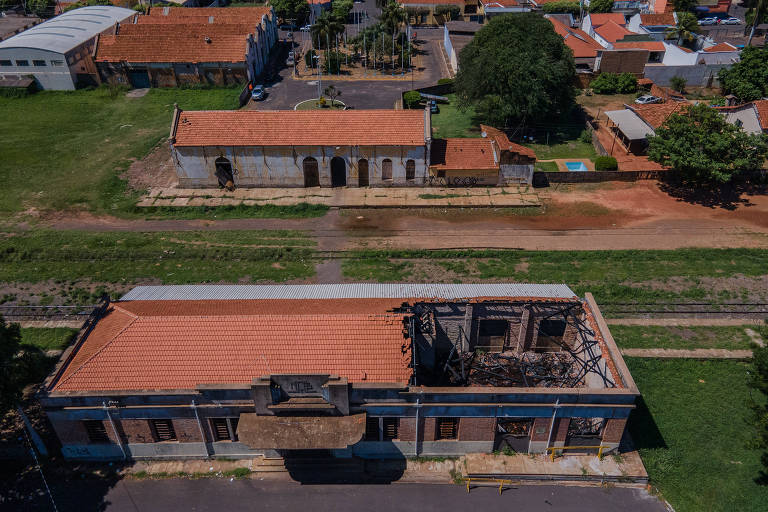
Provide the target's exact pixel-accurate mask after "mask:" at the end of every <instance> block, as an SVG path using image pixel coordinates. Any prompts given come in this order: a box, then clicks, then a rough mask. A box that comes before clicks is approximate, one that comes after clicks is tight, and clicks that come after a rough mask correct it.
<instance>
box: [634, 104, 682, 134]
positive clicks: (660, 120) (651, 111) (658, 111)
mask: <svg viewBox="0 0 768 512" xmlns="http://www.w3.org/2000/svg"><path fill="white" fill-rule="evenodd" d="M687 106H688V104H687V103H684V102H680V101H672V102H668V103H651V104H648V105H632V106H631V107H630V109H631V110H633V111H634V112H635V113H636V114H637V115H638V116H640V117H641V118H642V119H643V121H645V122H646V123H647V124H648V125H649V126H650V127H651V128H653V129H654V130H655V129H656V128H658V127H659V126H661V125H662V124H664V121H666V120H667V118H668V117H669V116H670V115H672V114H674V113H676V112H679V111H680V110H682V109H683V108H685V107H687Z"/></svg>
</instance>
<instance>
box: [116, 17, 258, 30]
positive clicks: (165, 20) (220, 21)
mask: <svg viewBox="0 0 768 512" xmlns="http://www.w3.org/2000/svg"><path fill="white" fill-rule="evenodd" d="M259 23H261V17H250V16H138V17H137V18H136V23H131V24H130V25H182V26H183V25H233V24H234V25H247V26H248V32H253V31H254V30H255V29H256V25H258V24H259ZM125 27H126V25H125V24H122V25H120V30H121V31H122V30H123V29H124V28H125Z"/></svg>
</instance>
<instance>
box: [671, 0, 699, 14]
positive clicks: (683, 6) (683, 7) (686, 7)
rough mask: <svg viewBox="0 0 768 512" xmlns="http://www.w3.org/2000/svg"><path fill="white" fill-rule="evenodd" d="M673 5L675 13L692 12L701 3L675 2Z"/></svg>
mask: <svg viewBox="0 0 768 512" xmlns="http://www.w3.org/2000/svg"><path fill="white" fill-rule="evenodd" d="M672 5H674V6H675V12H678V13H681V12H691V11H693V9H695V8H696V6H697V5H699V2H698V0H673V2H672Z"/></svg>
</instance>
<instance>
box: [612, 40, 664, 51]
mask: <svg viewBox="0 0 768 512" xmlns="http://www.w3.org/2000/svg"><path fill="white" fill-rule="evenodd" d="M613 49H614V50H648V51H650V52H663V51H665V50H666V47H665V46H664V43H662V42H661V41H619V42H616V43H613Z"/></svg>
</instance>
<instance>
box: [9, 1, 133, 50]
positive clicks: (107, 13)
mask: <svg viewBox="0 0 768 512" xmlns="http://www.w3.org/2000/svg"><path fill="white" fill-rule="evenodd" d="M134 14H137V12H136V11H134V10H132V9H124V8H122V7H113V6H109V5H97V6H92V7H81V8H79V9H72V10H71V11H67V12H65V13H62V14H59V15H58V16H56V17H55V18H51V19H50V20H48V21H46V22H44V23H40V24H39V25H35V26H34V27H32V28H30V29H28V30H25V31H24V32H22V33H20V34H16V35H15V36H13V37H9V38H8V39H6V40H5V41H3V42H0V49H2V48H36V49H38V50H48V51H52V52H57V53H65V52H67V51H69V50H71V49H72V48H74V47H76V46H79V45H81V44H83V43H84V42H86V41H88V40H89V39H91V38H92V37H94V36H95V35H96V34H98V33H100V32H102V31H104V30H106V29H108V28H109V27H111V26H113V25H114V24H115V23H117V22H119V21H123V20H124V19H126V18H128V17H130V16H133V15H134Z"/></svg>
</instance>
